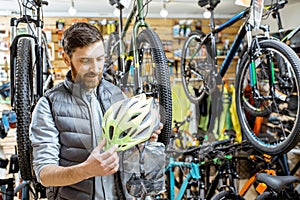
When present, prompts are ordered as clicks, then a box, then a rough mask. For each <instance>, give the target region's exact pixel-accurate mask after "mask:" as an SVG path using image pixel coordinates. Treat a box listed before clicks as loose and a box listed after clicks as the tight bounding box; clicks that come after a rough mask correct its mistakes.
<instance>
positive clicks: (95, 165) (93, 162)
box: [83, 139, 119, 177]
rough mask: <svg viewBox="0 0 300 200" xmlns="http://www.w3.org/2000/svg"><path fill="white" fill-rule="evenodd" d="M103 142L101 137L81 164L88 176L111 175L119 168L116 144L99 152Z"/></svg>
mask: <svg viewBox="0 0 300 200" xmlns="http://www.w3.org/2000/svg"><path fill="white" fill-rule="evenodd" d="M105 142H106V141H105V139H103V140H102V141H101V142H100V143H99V145H98V146H97V147H96V148H95V149H94V150H93V151H92V153H91V155H90V156H89V157H88V159H87V160H86V161H85V162H84V164H83V165H84V166H85V170H86V172H87V173H88V176H90V177H94V176H107V175H111V174H114V173H116V172H117V171H118V169H119V156H118V154H117V152H116V150H117V149H118V145H114V146H112V147H111V148H110V149H108V150H107V151H105V152H101V150H102V148H103V147H104V145H105Z"/></svg>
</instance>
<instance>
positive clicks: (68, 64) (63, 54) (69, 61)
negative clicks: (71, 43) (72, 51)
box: [62, 52, 71, 67]
mask: <svg viewBox="0 0 300 200" xmlns="http://www.w3.org/2000/svg"><path fill="white" fill-rule="evenodd" d="M62 57H63V59H64V62H65V64H66V65H67V66H68V67H71V58H70V57H69V55H68V54H66V53H65V52H62Z"/></svg>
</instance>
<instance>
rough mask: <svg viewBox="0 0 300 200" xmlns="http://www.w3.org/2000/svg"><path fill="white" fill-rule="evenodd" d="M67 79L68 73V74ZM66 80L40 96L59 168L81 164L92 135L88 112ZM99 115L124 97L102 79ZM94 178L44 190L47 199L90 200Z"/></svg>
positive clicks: (72, 85)
mask: <svg viewBox="0 0 300 200" xmlns="http://www.w3.org/2000/svg"><path fill="white" fill-rule="evenodd" d="M68 75H69V76H70V74H68ZM75 87H76V84H74V83H72V82H71V81H70V78H69V77H67V78H66V80H65V81H64V82H63V83H60V84H58V85H57V86H55V87H54V88H52V89H51V90H49V91H47V92H46V94H45V95H44V96H45V97H46V98H47V99H48V101H49V104H50V108H51V109H52V110H51V112H52V115H53V119H54V121H55V124H56V126H57V129H58V130H59V133H60V134H59V141H60V144H61V150H60V160H59V164H60V165H61V166H72V165H76V164H79V163H82V162H83V161H85V160H86V159H87V158H88V156H89V155H90V153H91V151H92V150H93V136H92V130H91V120H90V115H89V109H88V106H87V105H86V103H85V101H84V100H83V99H82V98H81V96H80V91H78V90H80V89H76V88H75ZM97 96H98V100H99V102H100V105H101V109H102V113H104V112H105V110H107V109H108V108H109V106H110V105H111V104H113V103H114V102H116V101H118V100H121V99H123V98H124V95H123V93H122V92H121V90H120V89H119V88H118V87H116V86H114V85H113V84H111V83H109V82H107V81H105V80H102V81H101V84H100V85H99V86H98V87H97ZM94 181H95V180H94V178H90V179H88V180H84V181H81V182H79V183H77V184H74V185H71V186H64V187H49V188H47V197H48V199H84V200H93V199H94V187H95V183H94Z"/></svg>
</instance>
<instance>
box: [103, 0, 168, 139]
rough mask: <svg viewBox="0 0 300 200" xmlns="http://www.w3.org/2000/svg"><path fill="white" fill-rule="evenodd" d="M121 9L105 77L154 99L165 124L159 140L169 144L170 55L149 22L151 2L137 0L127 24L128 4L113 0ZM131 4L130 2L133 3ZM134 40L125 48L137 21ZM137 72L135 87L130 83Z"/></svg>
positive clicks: (112, 36) (110, 42)
mask: <svg viewBox="0 0 300 200" xmlns="http://www.w3.org/2000/svg"><path fill="white" fill-rule="evenodd" d="M109 2H110V4H111V5H113V6H114V5H116V7H117V8H118V9H119V10H120V15H119V22H118V28H119V30H118V32H113V33H111V34H110V35H109V39H108V42H107V49H106V53H107V58H106V66H105V71H106V74H104V76H108V77H109V80H110V81H111V82H113V83H114V84H116V85H118V86H119V87H120V88H121V89H123V90H125V89H126V88H128V87H131V85H133V88H134V89H133V94H134V95H136V94H140V93H145V94H146V95H147V96H151V97H154V98H155V99H157V100H158V101H159V104H160V116H161V121H162V122H163V124H164V127H163V129H162V132H161V134H160V135H159V141H160V142H163V143H164V144H168V142H169V137H170V133H171V125H172V95H171V87H170V79H169V69H168V64H167V59H166V55H165V52H164V49H163V46H162V43H161V41H160V39H159V37H158V35H157V34H156V33H155V32H154V31H153V30H152V29H151V27H150V25H149V24H148V23H147V22H146V20H145V19H146V14H147V13H146V12H145V9H146V8H148V4H149V2H150V1H146V2H145V3H143V0H136V1H135V2H134V5H133V9H132V10H131V12H130V14H129V17H128V18H127V20H126V22H125V25H124V26H123V23H122V10H123V8H124V5H123V4H122V3H121V2H128V1H119V0H110V1H109ZM129 2H130V1H129ZM134 16H135V19H136V21H135V22H134V23H133V27H132V37H131V40H130V44H129V45H128V49H126V45H125V37H126V33H127V31H128V30H129V27H130V23H131V21H132V19H133V18H134ZM132 66H133V68H134V70H133V74H134V75H133V84H132V83H131V82H130V80H129V73H130V68H132Z"/></svg>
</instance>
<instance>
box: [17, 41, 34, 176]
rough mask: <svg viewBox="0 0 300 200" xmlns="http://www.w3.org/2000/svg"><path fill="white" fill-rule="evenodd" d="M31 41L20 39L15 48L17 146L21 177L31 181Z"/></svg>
mask: <svg viewBox="0 0 300 200" xmlns="http://www.w3.org/2000/svg"><path fill="white" fill-rule="evenodd" d="M31 52H32V49H31V40H30V39H26V38H23V39H20V40H19V43H18V46H17V58H16V60H17V62H16V71H15V75H16V80H15V81H16V84H15V110H16V115H17V145H18V159H19V167H20V172H21V177H22V179H23V180H31V178H32V173H31V172H32V171H31V169H32V168H31V146H30V140H29V125H30V116H31V102H32V86H31V85H32V81H31V80H32V59H31Z"/></svg>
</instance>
